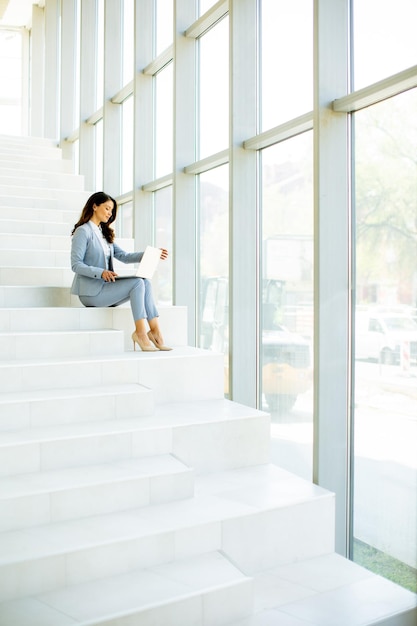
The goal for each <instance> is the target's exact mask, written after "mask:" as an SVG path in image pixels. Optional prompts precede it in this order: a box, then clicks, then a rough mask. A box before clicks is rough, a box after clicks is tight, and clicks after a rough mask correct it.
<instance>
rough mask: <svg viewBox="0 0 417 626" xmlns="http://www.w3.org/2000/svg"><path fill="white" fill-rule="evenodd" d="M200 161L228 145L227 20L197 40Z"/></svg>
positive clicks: (226, 18)
mask: <svg viewBox="0 0 417 626" xmlns="http://www.w3.org/2000/svg"><path fill="white" fill-rule="evenodd" d="M199 44H200V45H199V55H200V78H199V83H200V95H199V102H200V120H199V158H204V157H207V156H209V155H211V154H216V152H221V151H222V150H226V148H227V147H228V145H229V18H228V17H225V18H224V19H222V20H221V21H220V22H219V23H218V24H216V25H215V26H214V27H213V28H212V29H211V30H209V31H208V32H207V33H206V34H205V35H203V36H202V37H201V38H200V40H199Z"/></svg>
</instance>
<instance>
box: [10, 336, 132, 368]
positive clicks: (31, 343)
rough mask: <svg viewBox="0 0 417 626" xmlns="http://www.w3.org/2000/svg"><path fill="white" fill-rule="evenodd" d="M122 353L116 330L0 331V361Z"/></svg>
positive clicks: (120, 341) (122, 343) (122, 337)
mask: <svg viewBox="0 0 417 626" xmlns="http://www.w3.org/2000/svg"><path fill="white" fill-rule="evenodd" d="M123 352H124V333H123V332H122V331H120V330H114V329H110V328H108V329H103V330H60V331H45V332H42V331H36V332H33V331H32V332H29V331H26V332H7V333H1V332H0V355H1V356H0V358H1V360H2V361H4V360H7V361H15V360H16V361H19V360H22V359H35V358H39V359H50V358H52V359H55V358H65V357H83V356H86V357H88V356H99V355H102V354H112V355H114V354H121V353H123Z"/></svg>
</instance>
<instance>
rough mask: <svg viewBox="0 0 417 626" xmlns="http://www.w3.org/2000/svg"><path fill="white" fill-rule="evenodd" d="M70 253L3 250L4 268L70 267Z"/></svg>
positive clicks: (0, 261) (0, 263) (2, 263)
mask: <svg viewBox="0 0 417 626" xmlns="http://www.w3.org/2000/svg"><path fill="white" fill-rule="evenodd" d="M70 263H71V261H70V252H69V249H67V250H11V249H9V250H4V249H3V250H1V249H0V265H1V266H2V267H7V266H9V267H31V268H37V267H39V268H42V269H43V271H45V269H46V268H48V269H54V268H56V267H59V268H62V267H66V268H68V267H70Z"/></svg>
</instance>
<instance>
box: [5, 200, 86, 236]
mask: <svg viewBox="0 0 417 626" xmlns="http://www.w3.org/2000/svg"><path fill="white" fill-rule="evenodd" d="M79 216H80V210H79V209H78V208H77V207H70V208H68V209H63V207H62V206H59V205H58V206H56V204H55V205H54V206H52V207H51V208H45V207H44V206H40V207H39V208H33V207H24V206H13V204H10V205H7V204H3V205H1V206H0V219H1V220H2V223H3V221H4V220H5V221H18V222H20V226H21V231H22V230H23V229H22V226H24V225H25V224H26V222H47V223H53V224H55V223H65V226H66V231H65V233H63V234H65V235H67V236H68V233H70V232H71V230H72V227H73V225H74V224H75V222H76V221H77V220H78V217H79ZM22 222H23V223H22ZM23 232H25V231H23Z"/></svg>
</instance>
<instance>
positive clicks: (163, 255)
mask: <svg viewBox="0 0 417 626" xmlns="http://www.w3.org/2000/svg"><path fill="white" fill-rule="evenodd" d="M160 250H161V259H162V260H163V261H164V260H165V259H167V258H168V250H165V248H160Z"/></svg>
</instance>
